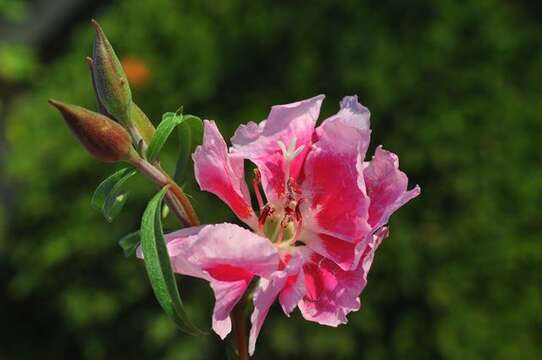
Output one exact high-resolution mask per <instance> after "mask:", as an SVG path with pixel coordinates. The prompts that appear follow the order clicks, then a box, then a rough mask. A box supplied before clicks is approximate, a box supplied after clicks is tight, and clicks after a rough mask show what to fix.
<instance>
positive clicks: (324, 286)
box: [298, 231, 387, 326]
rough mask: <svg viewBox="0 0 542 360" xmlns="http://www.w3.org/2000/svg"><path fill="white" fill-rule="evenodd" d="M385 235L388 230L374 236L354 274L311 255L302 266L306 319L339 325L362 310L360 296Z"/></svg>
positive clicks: (317, 255) (319, 256)
mask: <svg viewBox="0 0 542 360" xmlns="http://www.w3.org/2000/svg"><path fill="white" fill-rule="evenodd" d="M385 236H387V231H379V232H377V233H376V234H375V235H374V236H373V237H372V239H371V241H370V242H369V243H368V244H367V246H366V248H365V249H364V252H363V256H362V260H361V261H360V263H359V265H358V267H357V268H356V269H355V270H353V271H344V270H342V269H341V268H340V267H339V266H337V265H336V264H335V263H334V262H333V261H331V260H329V259H326V258H324V257H322V256H321V255H319V254H316V253H312V254H310V261H308V262H307V263H305V265H304V267H303V271H304V273H305V288H306V289H307V290H306V295H305V296H304V297H303V299H302V300H301V301H300V302H299V305H298V306H299V309H300V310H301V314H302V315H303V317H304V318H305V319H306V320H309V321H314V322H317V323H319V324H322V325H328V326H338V325H340V324H345V323H346V322H347V321H348V320H347V318H346V316H347V315H348V313H350V312H352V311H357V310H359V308H360V306H361V303H360V300H359V295H360V294H361V292H362V291H363V289H364V288H365V285H366V284H367V274H368V272H369V269H370V267H371V264H372V261H373V257H374V252H375V251H376V249H377V247H378V246H379V244H380V243H381V241H382V239H383V238H384V237H385Z"/></svg>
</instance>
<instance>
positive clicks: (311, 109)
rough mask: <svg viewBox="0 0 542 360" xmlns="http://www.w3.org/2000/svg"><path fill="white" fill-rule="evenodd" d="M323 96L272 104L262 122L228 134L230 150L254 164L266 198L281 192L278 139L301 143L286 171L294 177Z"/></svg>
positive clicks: (282, 164)
mask: <svg viewBox="0 0 542 360" xmlns="http://www.w3.org/2000/svg"><path fill="white" fill-rule="evenodd" d="M323 99H324V96H323V95H319V96H315V97H313V98H310V99H307V100H303V101H299V102H295V103H292V104H286V105H276V106H273V107H272V108H271V112H270V113H269V116H268V118H267V120H266V121H265V122H262V123H260V125H256V124H255V123H248V124H247V125H243V126H241V127H240V128H239V129H238V130H237V131H236V133H235V135H234V136H233V137H232V139H231V141H232V144H233V149H232V152H234V153H237V154H239V155H240V156H241V157H243V158H245V159H248V160H250V161H252V162H253V163H255V164H256V166H258V168H259V170H260V172H261V175H262V184H263V187H264V190H265V194H266V196H267V199H268V201H270V202H272V203H274V202H277V201H278V200H279V199H280V198H281V196H282V195H283V194H284V192H285V183H286V179H285V177H286V173H285V170H286V167H285V166H286V160H285V157H284V154H283V152H282V150H281V145H279V142H281V143H282V144H283V145H284V146H288V145H289V144H290V143H291V142H292V139H295V149H294V150H296V149H299V148H300V147H301V146H303V149H302V151H301V152H300V153H299V154H298V155H297V156H296V157H295V158H294V159H293V160H292V162H291V165H290V170H289V175H290V176H291V177H292V178H294V180H295V179H296V178H297V177H298V176H299V173H300V171H301V167H302V164H303V160H304V158H305V156H306V154H307V152H308V150H309V147H310V144H311V141H312V136H313V132H314V126H315V124H316V120H317V119H318V115H319V113H320V106H321V104H322V101H323Z"/></svg>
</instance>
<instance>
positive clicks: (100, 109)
mask: <svg viewBox="0 0 542 360" xmlns="http://www.w3.org/2000/svg"><path fill="white" fill-rule="evenodd" d="M85 61H86V62H87V65H88V68H89V70H90V78H91V80H92V88H93V89H94V94H95V95H96V108H97V109H98V112H99V113H100V114H102V115H105V116H108V115H109V114H108V113H107V110H106V109H105V107H104V106H103V105H102V103H101V101H100V97H99V96H98V90H96V79H95V78H94V77H95V76H94V60H92V58H91V57H88V56H87V57H86V58H85Z"/></svg>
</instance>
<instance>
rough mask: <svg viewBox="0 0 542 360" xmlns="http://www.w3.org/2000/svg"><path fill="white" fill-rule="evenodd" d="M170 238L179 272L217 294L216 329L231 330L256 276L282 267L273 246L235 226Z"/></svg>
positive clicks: (202, 228)
mask: <svg viewBox="0 0 542 360" xmlns="http://www.w3.org/2000/svg"><path fill="white" fill-rule="evenodd" d="M190 229H192V230H184V229H183V230H181V231H180V232H176V233H173V234H170V235H169V236H167V238H168V244H167V246H168V253H169V254H170V257H171V263H172V266H173V269H174V271H175V272H177V273H179V274H184V275H189V276H194V277H199V278H202V279H205V280H207V281H209V282H210V285H211V288H212V289H213V291H214V294H215V299H216V302H215V307H214V311H213V330H214V331H215V332H216V333H217V334H218V335H219V336H220V337H221V338H224V337H225V336H226V335H227V334H228V333H229V332H230V331H231V320H230V318H229V315H230V312H231V311H232V309H233V307H234V306H235V304H237V302H238V301H239V299H240V298H241V297H242V296H243V294H244V293H245V291H246V289H247V287H248V285H249V284H250V282H251V281H252V279H253V277H254V276H256V275H257V276H264V277H269V276H271V274H272V273H274V272H275V271H276V269H277V268H278V266H279V255H278V253H277V251H276V249H275V247H274V246H273V244H272V243H271V242H270V241H269V240H267V239H266V238H263V237H261V236H258V235H256V234H254V233H252V232H251V231H249V230H247V229H244V228H241V227H239V226H237V225H234V224H227V223H224V224H218V225H205V226H200V227H197V228H190Z"/></svg>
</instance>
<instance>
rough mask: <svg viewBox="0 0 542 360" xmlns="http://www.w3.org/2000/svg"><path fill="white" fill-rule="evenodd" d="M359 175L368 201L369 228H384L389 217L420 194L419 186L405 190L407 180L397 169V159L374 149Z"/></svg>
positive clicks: (378, 149) (392, 154)
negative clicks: (361, 173) (372, 154)
mask: <svg viewBox="0 0 542 360" xmlns="http://www.w3.org/2000/svg"><path fill="white" fill-rule="evenodd" d="M364 167H365V169H364V170H363V176H364V180H365V185H366V188H367V193H368V195H369V197H370V199H371V204H370V206H369V224H370V225H371V226H372V227H373V228H379V227H381V226H382V225H385V224H386V223H387V222H388V220H389V218H390V216H391V214H393V212H395V210H397V209H399V208H400V207H401V206H403V205H404V204H405V203H407V202H408V201H410V200H411V199H413V198H415V197H416V196H418V195H419V194H420V187H419V186H417V185H416V186H415V187H414V188H413V189H412V190H410V191H407V186H408V177H407V176H406V174H405V173H404V172H402V171H401V170H399V158H398V157H397V155H395V154H394V153H392V152H390V151H387V150H384V149H383V148H382V146H379V147H377V149H376V151H375V155H374V157H373V159H372V160H371V161H370V162H367V163H365V164H364Z"/></svg>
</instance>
